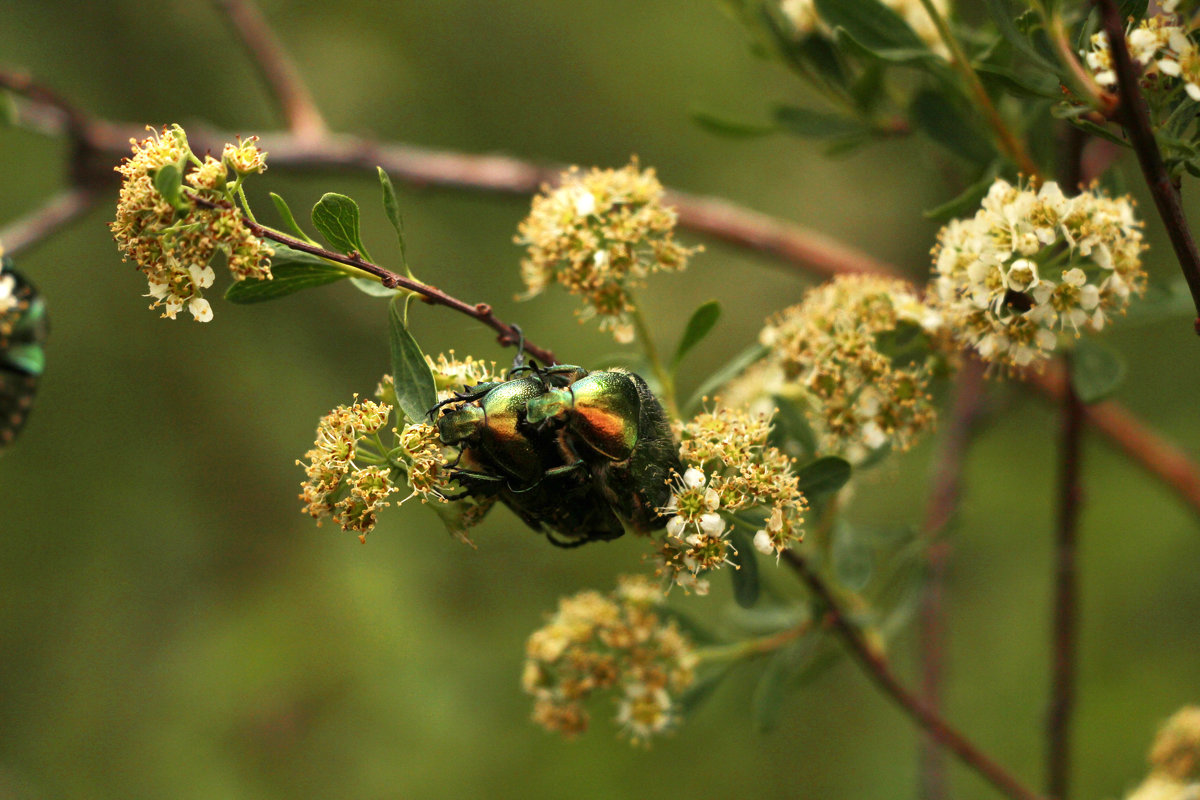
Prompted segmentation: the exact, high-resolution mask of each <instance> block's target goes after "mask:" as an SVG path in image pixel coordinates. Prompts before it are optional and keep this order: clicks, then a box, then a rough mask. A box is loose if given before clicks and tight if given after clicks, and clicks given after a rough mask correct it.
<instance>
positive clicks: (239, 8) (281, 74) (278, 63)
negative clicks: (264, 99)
mask: <svg viewBox="0 0 1200 800" xmlns="http://www.w3.org/2000/svg"><path fill="white" fill-rule="evenodd" d="M212 2H213V4H214V5H216V7H217V8H218V9H220V11H221V12H222V13H223V14H224V15H225V18H226V19H227V20H228V21H229V26H230V27H231V28H232V29H233V31H234V33H235V34H237V37H238V38H239V39H241V42H242V45H243V46H245V48H246V52H247V53H249V54H250V58H251V60H252V61H253V62H254V66H255V67H256V68H257V69H258V71H259V74H261V75H262V78H263V80H264V81H266V83H267V85H268V86H269V87H270V88H271V95H272V97H273V98H274V99H275V102H276V103H278V104H279V108H280V110H281V111H282V112H283V116H284V118H285V119H286V120H287V126H288V130H290V131H291V132H292V133H294V134H295V135H296V136H297V137H298V138H300V139H319V138H321V137H322V136H324V135H325V134H326V133H327V132H328V127H327V126H326V125H325V120H324V118H323V117H322V116H321V112H320V110H319V109H318V108H317V104H316V103H315V102H313V98H312V94H311V93H310V92H309V91H308V84H306V83H305V82H304V80H303V79H302V78H301V77H300V71H299V70H298V69H297V68H296V64H295V63H294V62H293V61H292V59H291V58H289V57H288V54H287V51H286V50H284V49H283V48H282V47H281V46H280V45H279V41H278V39H276V38H275V32H274V31H273V30H272V29H271V26H270V25H269V24H268V23H267V21H266V20H265V19H264V18H263V15H262V12H261V11H260V10H259V8H258V6H257V5H255V4H254V3H253V2H251V0H212Z"/></svg>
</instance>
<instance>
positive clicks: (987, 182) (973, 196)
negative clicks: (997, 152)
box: [922, 163, 999, 222]
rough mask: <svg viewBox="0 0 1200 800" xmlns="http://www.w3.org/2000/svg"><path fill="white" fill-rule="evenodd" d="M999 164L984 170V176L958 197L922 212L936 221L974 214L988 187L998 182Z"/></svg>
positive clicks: (945, 220)
mask: <svg viewBox="0 0 1200 800" xmlns="http://www.w3.org/2000/svg"><path fill="white" fill-rule="evenodd" d="M998 166H999V165H998V164H995V163H993V164H992V165H991V166H989V167H988V168H987V170H985V171H984V173H983V177H982V178H980V179H979V180H978V181H976V182H975V183H973V184H971V185H970V186H968V187H967V188H966V189H964V190H963V191H962V192H961V193H960V194H959V195H958V196H957V197H955V198H953V199H951V200H947V201H946V202H945V203H942V204H941V205H940V206H937V207H935V208H931V209H929V210H928V211H924V212H922V215H923V216H924V217H925V219H929V220H933V221H934V222H948V221H950V220H952V219H956V218H959V217H971V216H974V214H975V212H976V211H977V210H978V209H979V204H980V202H981V201H982V200H983V198H984V197H986V196H987V193H988V189H990V188H992V184H993V183H995V182H996V173H997V171H998Z"/></svg>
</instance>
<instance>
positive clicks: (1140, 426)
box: [0, 71, 1200, 513]
mask: <svg viewBox="0 0 1200 800" xmlns="http://www.w3.org/2000/svg"><path fill="white" fill-rule="evenodd" d="M30 86H31V84H30V83H29V81H28V80H27V79H17V77H16V76H14V75H13V74H12V73H6V72H3V71H0V88H7V89H12V90H13V91H16V92H18V93H22V94H25V96H26V97H30V99H31V100H35V97H34V96H32V95H31V94H30V93H29V92H28V91H26V89H28V88H29V87H30ZM35 102H36V100H35ZM61 130H62V132H64V133H66V132H67V130H66V129H65V128H63V129H61ZM144 133H145V131H144V129H143V128H139V127H137V126H134V125H115V124H110V123H107V122H104V121H100V120H96V121H93V122H91V123H89V124H86V125H84V126H83V127H82V128H81V129H80V130H79V131H78V135H79V136H80V137H82V138H81V140H80V142H78V143H77V144H80V148H79V149H80V150H81V151H83V150H86V151H87V152H90V153H93V154H94V155H95V157H97V158H99V157H103V158H105V159H107V160H108V163H109V164H110V165H115V164H117V163H118V162H119V161H120V159H121V158H123V157H124V156H126V155H128V152H129V140H130V139H131V138H140V137H142V136H143V135H144ZM230 138H231V137H230V136H229V135H226V134H223V133H221V134H218V133H216V132H213V131H201V130H196V129H193V131H189V133H188V139H189V141H190V142H191V143H192V145H193V147H194V149H196V150H197V151H198V152H204V151H205V150H210V151H212V152H216V153H219V152H220V151H221V149H222V147H223V146H224V143H225V142H226V141H228V140H229V139H230ZM260 144H261V145H262V147H263V149H264V150H268V151H269V152H270V154H271V163H272V165H275V166H277V167H287V168H290V169H295V170H312V171H316V170H326V171H327V170H334V169H342V168H348V167H354V168H363V169H374V168H375V167H376V166H377V165H378V166H382V167H383V168H384V169H385V170H386V171H387V172H388V174H389V175H390V176H391V177H392V178H393V179H394V180H399V181H403V182H405V183H408V184H410V185H412V186H417V187H423V186H438V187H446V188H455V189H462V190H467V191H486V192H496V193H500V194H513V195H527V194H530V193H532V192H534V191H537V189H538V188H539V187H540V186H541V184H543V183H547V182H553V181H554V180H555V179H556V177H557V175H558V171H557V169H556V168H555V167H549V166H541V167H540V166H537V165H535V164H531V163H529V162H527V161H522V160H520V159H515V158H509V157H505V156H494V155H486V156H484V155H470V154H465V153H456V152H448V151H444V150H433V149H428V148H421V147H415V146H411V145H403V144H392V145H384V144H381V143H379V142H375V141H372V140H370V139H363V138H359V137H354V136H344V135H340V134H337V135H330V136H326V137H324V138H323V139H322V140H321V141H320V142H306V141H303V140H300V139H299V138H297V137H296V136H294V135H290V134H275V135H266V136H263V137H262V140H261V142H260ZM88 174H93V175H94V174H98V173H97V172H95V171H93V172H91V173H88ZM85 188H90V185H89V186H88V187H85ZM670 199H671V201H672V202H673V203H674V205H675V207H676V210H677V212H678V214H679V222H680V225H681V226H682V227H684V228H687V229H689V230H691V231H693V232H696V233H701V234H705V235H708V236H712V237H714V238H716V239H720V240H722V241H727V242H730V243H732V244H734V245H737V246H739V247H743V248H747V249H751V250H755V251H758V252H761V253H764V254H766V255H770V256H773V257H774V258H776V259H778V260H779V261H780V262H781V263H783V264H784V265H786V266H787V267H789V268H801V269H804V270H806V271H808V272H811V273H814V274H818V275H822V276H832V275H836V274H839V273H841V272H860V273H872V274H901V270H899V269H898V268H896V267H894V266H891V265H888V264H886V263H885V262H882V261H879V260H877V259H875V258H873V257H871V256H869V255H867V254H865V253H863V252H862V251H860V250H857V249H855V248H852V247H849V246H847V245H844V244H835V243H833V242H831V240H830V239H828V238H827V237H825V236H822V235H820V234H817V233H814V232H813V231H810V230H808V229H806V228H804V227H803V226H800V225H793V224H790V223H787V222H783V221H781V220H777V219H774V218H772V217H768V216H765V215H763V214H760V213H758V212H755V211H750V210H748V209H745V208H743V207H741V206H737V205H734V204H732V203H729V202H727V201H724V200H717V199H713V198H706V197H698V196H695V195H690V194H687V193H684V192H671V193H670ZM1025 380H1026V382H1027V383H1029V384H1030V385H1032V386H1034V387H1035V388H1037V389H1038V390H1039V391H1040V392H1041V393H1042V394H1044V395H1046V396H1047V397H1049V398H1051V399H1052V400H1054V401H1057V400H1058V399H1059V398H1061V396H1062V394H1061V393H1062V380H1061V374H1060V372H1059V371H1058V370H1057V369H1050V370H1048V371H1047V372H1046V373H1043V374H1038V373H1031V374H1029V375H1027V376H1026V377H1025ZM1085 413H1086V414H1087V417H1088V420H1089V421H1090V422H1091V423H1092V424H1093V425H1095V426H1096V427H1097V428H1098V429H1099V430H1100V431H1102V432H1103V433H1104V434H1105V436H1107V437H1108V438H1109V439H1111V440H1112V441H1113V442H1115V443H1116V444H1117V446H1118V447H1120V448H1121V449H1122V450H1124V451H1125V453H1126V454H1128V455H1129V456H1131V457H1132V458H1134V459H1135V460H1136V461H1137V462H1138V463H1140V464H1141V465H1142V466H1143V467H1144V468H1145V469H1146V470H1147V471H1149V472H1150V473H1151V474H1153V475H1155V476H1156V477H1158V478H1160V479H1161V480H1162V481H1164V482H1165V483H1166V484H1167V485H1168V486H1170V487H1171V488H1172V489H1174V491H1175V492H1176V494H1178V495H1179V496H1180V497H1181V498H1182V499H1183V500H1184V502H1186V503H1187V504H1188V505H1189V506H1191V507H1192V508H1193V509H1194V510H1195V511H1196V512H1197V513H1200V469H1198V468H1197V466H1196V465H1195V463H1194V462H1193V461H1192V460H1191V459H1190V458H1189V457H1188V456H1187V455H1186V454H1184V453H1183V452H1182V451H1181V450H1179V449H1178V448H1177V447H1175V445H1173V444H1171V443H1170V442H1168V441H1166V440H1165V439H1163V438H1162V437H1161V436H1159V435H1158V434H1157V433H1155V432H1154V431H1152V430H1151V429H1150V428H1148V427H1147V426H1146V425H1145V424H1144V423H1142V422H1141V421H1140V420H1138V419H1137V418H1135V417H1133V416H1132V415H1131V414H1130V413H1129V412H1128V411H1126V410H1125V409H1123V408H1122V407H1121V406H1119V405H1117V404H1116V403H1112V402H1107V403H1100V404H1097V405H1091V406H1088V407H1087V409H1086V411H1085Z"/></svg>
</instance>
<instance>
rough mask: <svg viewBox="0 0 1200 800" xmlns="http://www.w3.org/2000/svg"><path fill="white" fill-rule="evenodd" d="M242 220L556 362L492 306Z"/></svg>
mask: <svg viewBox="0 0 1200 800" xmlns="http://www.w3.org/2000/svg"><path fill="white" fill-rule="evenodd" d="M187 195H188V197H190V198H191V199H192V200H193V201H194V202H195V203H196V204H197V205H201V206H204V207H206V208H218V207H227V206H226V204H222V203H217V202H214V201H212V200H209V199H207V198H205V197H203V196H201V195H198V194H195V193H193V192H188V193H187ZM242 221H243V222H244V223H245V224H246V227H248V228H249V229H250V232H251V233H253V234H254V235H255V236H257V237H258V238H260V239H270V240H271V241H273V242H279V243H280V244H283V245H287V246H288V247H290V248H291V249H293V250H299V251H301V252H304V253H308V254H309V255H314V256H317V257H319V258H323V259H325V260H326V261H334V262H337V263H338V264H345V265H346V266H348V267H354V268H355V269H357V270H360V271H362V272H365V273H367V274H368V275H374V276H375V277H376V278H379V280H380V283H382V284H383V285H384V286H386V287H387V288H389V289H405V290H407V291H410V292H412V293H414V294H416V295H419V296H420V298H421V300H422V301H423V302H425V303H428V304H429V305H433V306H445V307H446V308H449V309H453V310H454V311H457V312H458V313H460V314H465V315H466V316H468V317H471V318H472V319H476V320H479V321H480V322H482V323H483V324H484V325H487V326H488V327H489V328H491V329H492V330H494V331H496V333H497V334H498V336H497V341H498V342H499V343H500V344H502V345H505V346H516V345H523V346H524V349H525V352H527V353H529V354H530V355H531V356H533V357H534V358H536V359H538V360H540V361H541V362H542V363H543V364H556V363H558V362H557V360H556V359H555V358H554V353H552V352H550V351H549V350H546V349H545V348H542V347H539V346H537V345H536V344H534V343H533V342H531V341H529V340H528V339H525V338H524V337H523V335H522V333H521V331H520V330H519V329H518V328H517V327H516V326H515V325H512V324H509V323H507V322H504V321H503V320H501V319H500V318H499V317H497V316H496V314H495V312H494V311H492V307H491V306H490V305H488V304H487V303H475V304H471V303H468V302H465V301H463V300H459V299H458V298H457V297H453V296H452V295H448V294H446V293H445V292H443V291H442V290H441V289H439V288H437V287H436V286H431V285H430V284H428V283H422V282H421V281H418V280H413V279H412V278H408V277H406V276H404V275H400V274H398V273H395V272H392V271H391V270H389V269H387V268H385V267H381V266H379V265H378V264H375V263H373V262H371V261H367V260H366V259H365V258H363V257H362V256H361V255H359V254H358V253H354V252H351V253H350V254H348V255H347V254H345V253H339V252H337V251H336V250H329V249H328V248H325V247H321V246H320V245H315V244H311V243H309V242H306V241H303V240H302V239H297V238H296V237H294V236H289V235H287V234H286V233H280V232H279V231H277V230H273V229H271V228H267V227H264V226H263V225H260V224H258V223H257V222H255V221H254V220H251V219H248V218H246V217H243V218H242Z"/></svg>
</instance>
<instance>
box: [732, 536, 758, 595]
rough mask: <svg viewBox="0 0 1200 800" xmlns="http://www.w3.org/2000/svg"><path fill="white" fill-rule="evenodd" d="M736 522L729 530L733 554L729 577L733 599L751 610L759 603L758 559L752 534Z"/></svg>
mask: <svg viewBox="0 0 1200 800" xmlns="http://www.w3.org/2000/svg"><path fill="white" fill-rule="evenodd" d="M740 525H741V523H740V522H735V523H734V524H733V525H732V526H731V527H730V529H729V544H730V545H731V546H732V548H733V551H734V552H733V554H732V555H730V557H729V564H730V566H731V567H732V569H730V570H729V577H730V578H731V579H732V580H733V599H734V600H736V601H737V604H738V605H739V606H741V607H743V608H751V607H753V606H754V604H755V603H757V602H758V595H759V579H758V559H757V558H755V555H754V541H753V539H751V534H747V533H746V531H744V530H742V528H741V527H740Z"/></svg>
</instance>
